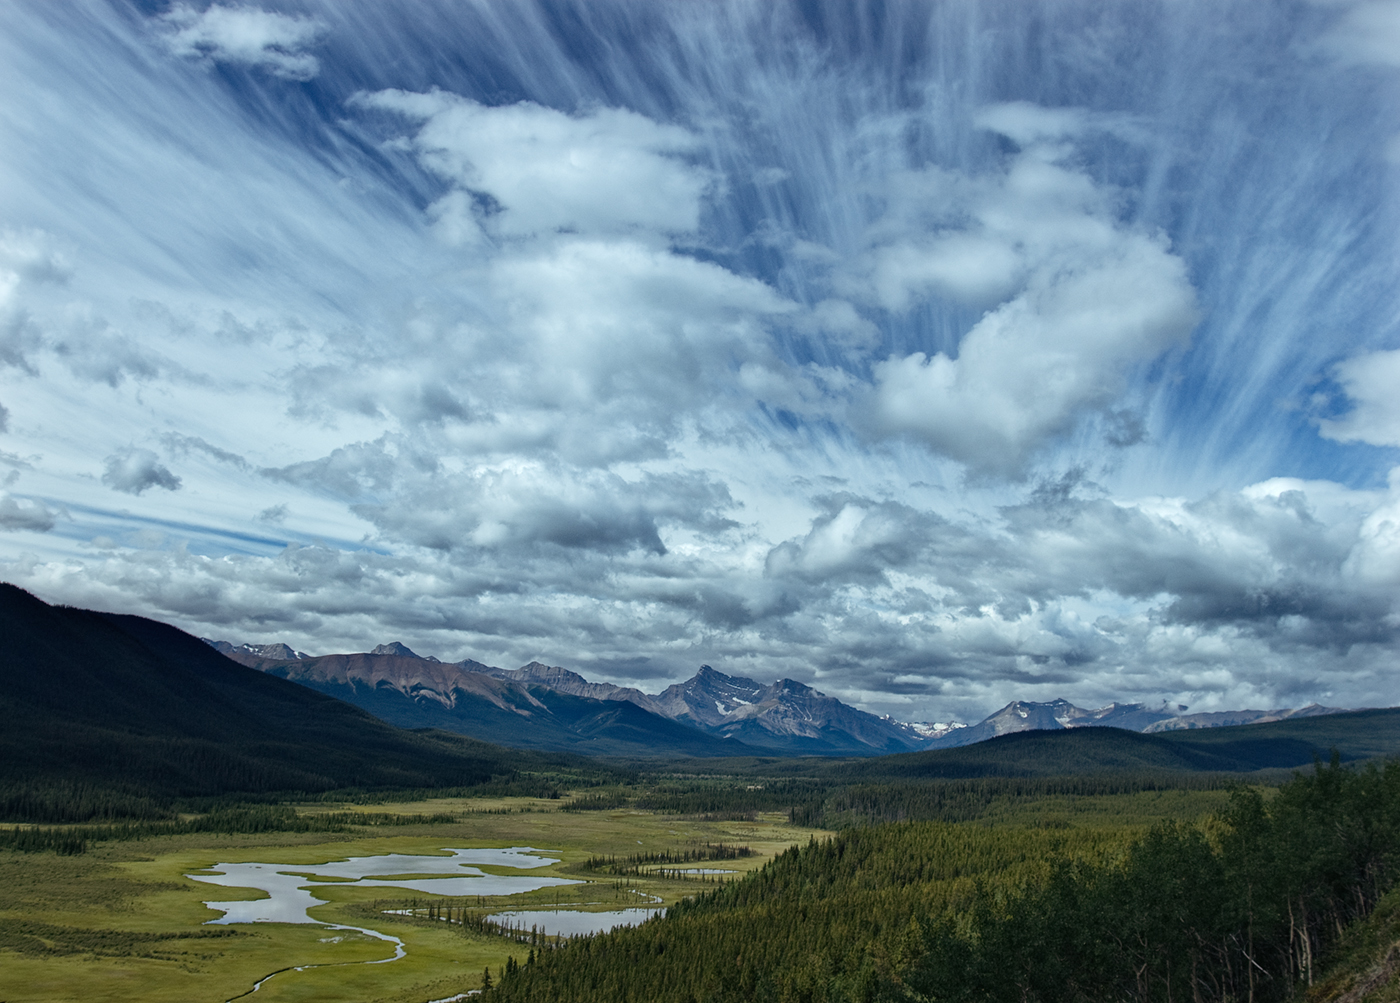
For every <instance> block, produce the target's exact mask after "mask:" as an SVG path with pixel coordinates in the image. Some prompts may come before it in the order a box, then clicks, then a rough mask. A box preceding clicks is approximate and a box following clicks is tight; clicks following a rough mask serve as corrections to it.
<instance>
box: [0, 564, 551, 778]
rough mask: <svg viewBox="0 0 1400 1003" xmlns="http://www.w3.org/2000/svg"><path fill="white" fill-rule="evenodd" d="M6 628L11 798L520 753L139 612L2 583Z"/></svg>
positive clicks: (0, 624) (517, 761)
mask: <svg viewBox="0 0 1400 1003" xmlns="http://www.w3.org/2000/svg"><path fill="white" fill-rule="evenodd" d="M0 632H3V636H4V638H5V645H4V655H3V658H0V719H3V720H4V722H5V725H4V728H3V729H2V730H0V790H3V791H6V792H8V793H7V794H6V797H8V798H10V799H13V798H14V797H15V796H16V794H15V792H16V791H19V790H23V789H31V790H32V789H36V788H42V787H51V786H53V785H69V786H74V785H76V786H78V787H99V788H102V789H104V790H109V791H118V792H122V791H124V792H128V793H131V794H139V795H143V796H149V797H156V798H168V797H195V796H211V795H221V794H227V793H235V792H237V793H253V792H269V791H280V790H288V791H290V790H300V791H321V790H329V789H335V788H341V787H436V786H469V785H473V784H478V783H483V782H486V781H488V780H490V778H491V776H492V775H493V774H504V773H510V772H511V771H512V770H513V769H515V768H518V767H520V766H522V765H524V763H525V761H524V760H522V754H521V753H518V752H508V751H507V750H504V749H500V748H498V747H495V746H491V745H487V744H485V743H482V742H476V741H473V740H471V739H466V738H461V737H458V736H451V735H444V734H441V733H412V732H406V731H401V730H399V729H397V728H394V727H391V726H389V725H387V724H385V723H383V722H382V721H379V720H376V719H375V718H373V717H371V716H370V715H369V714H367V713H365V712H364V711H362V710H359V709H357V708H355V707H351V706H349V705H347V704H344V703H342V702H340V701H338V700H334V699H332V698H330V697H327V696H325V695H323V694H320V693H317V692H315V691H313V690H309V689H306V688H305V687H301V686H297V685H296V684H294V683H289V682H286V681H284V680H281V679H277V678H274V677H272V676H268V675H265V674H263V673H261V672H257V671H255V670H253V669H249V668H246V667H245V666H242V665H239V664H237V663H235V662H233V661H230V660H229V659H228V658H225V657H224V656H223V655H221V654H219V653H218V652H216V651H214V650H213V649H212V648H210V647H209V646H208V645H207V644H205V643H204V642H202V641H200V640H199V639H197V638H195V637H192V636H190V635H188V634H186V633H184V632H183V631H180V630H178V629H176V628H174V627H171V626H168V625H166V624H163V623H158V622H156V621H154V620H147V619H144V618H142V617H137V616H125V615H119V614H113V613H98V612H93V611H90V610H81V609H73V608H70V607H62V606H50V605H48V604H46V603H44V602H42V601H41V600H39V599H36V598H35V597H34V596H32V595H30V594H29V593H28V592H25V591H24V590H22V589H19V588H16V587H15V586H12V585H8V584H0ZM525 755H526V757H527V760H528V761H530V762H533V761H535V760H539V762H541V763H543V762H545V761H550V762H553V761H555V760H558V761H559V762H560V763H561V764H562V763H563V762H564V760H565V757H542V756H538V755H536V756H534V757H530V756H529V754H525Z"/></svg>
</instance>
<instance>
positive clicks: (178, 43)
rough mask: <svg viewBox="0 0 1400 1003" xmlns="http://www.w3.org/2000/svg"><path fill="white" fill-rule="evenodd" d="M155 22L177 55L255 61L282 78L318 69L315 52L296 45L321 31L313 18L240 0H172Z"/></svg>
mask: <svg viewBox="0 0 1400 1003" xmlns="http://www.w3.org/2000/svg"><path fill="white" fill-rule="evenodd" d="M159 24H160V27H161V31H162V37H163V39H164V41H165V44H166V45H167V46H168V47H169V49H170V51H171V52H172V53H174V54H175V55H177V56H182V57H185V58H191V59H209V60H212V61H214V62H219V63H233V64H235V65H241V66H253V67H258V68H260V69H264V70H267V71H268V72H269V73H271V74H273V75H274V76H278V77H282V78H284V79H286V80H310V79H311V78H312V77H314V76H316V74H317V73H319V72H320V69H321V67H320V63H319V62H318V61H317V59H316V57H315V56H313V55H311V54H309V53H307V52H304V51H302V50H304V49H305V48H307V47H308V46H310V45H313V44H314V43H315V42H316V41H317V40H318V39H319V38H320V37H321V35H322V34H323V32H324V28H323V27H322V25H321V23H320V22H319V21H317V20H316V19H315V18H309V17H294V16H290V15H287V14H278V13H275V12H273V11H267V10H263V9H261V8H259V7H248V6H244V5H242V4H235V5H232V6H228V5H224V4H218V3H215V4H211V5H210V6H209V7H207V8H205V9H204V10H202V11H199V10H196V9H195V8H193V7H191V6H190V5H189V4H184V3H177V4H175V5H173V6H172V7H171V8H170V10H169V11H167V12H166V13H164V14H162V15H161V16H160V19H159Z"/></svg>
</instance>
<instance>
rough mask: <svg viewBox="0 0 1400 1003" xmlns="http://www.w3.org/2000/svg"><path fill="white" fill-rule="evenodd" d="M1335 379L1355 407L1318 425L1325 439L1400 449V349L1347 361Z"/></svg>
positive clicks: (1338, 369)
mask: <svg viewBox="0 0 1400 1003" xmlns="http://www.w3.org/2000/svg"><path fill="white" fill-rule="evenodd" d="M1334 376H1335V378H1336V380H1337V382H1338V383H1339V384H1341V386H1342V388H1343V389H1344V390H1345V391H1346V395H1347V397H1348V398H1349V399H1350V401H1351V403H1352V405H1353V406H1352V409H1351V410H1350V411H1349V412H1347V413H1346V414H1344V415H1343V416H1342V417H1340V418H1324V419H1322V420H1321V421H1319V422H1318V427H1319V430H1320V431H1321V433H1322V435H1323V437H1324V438H1328V439H1336V440H1337V441H1338V442H1368V443H1370V444H1371V445H1373V446H1400V349H1392V350H1390V351H1380V352H1367V353H1366V354H1364V355H1358V356H1356V357H1355V358H1351V359H1348V360H1346V361H1345V362H1343V363H1340V364H1339V365H1338V366H1337V367H1336V369H1335V371H1334Z"/></svg>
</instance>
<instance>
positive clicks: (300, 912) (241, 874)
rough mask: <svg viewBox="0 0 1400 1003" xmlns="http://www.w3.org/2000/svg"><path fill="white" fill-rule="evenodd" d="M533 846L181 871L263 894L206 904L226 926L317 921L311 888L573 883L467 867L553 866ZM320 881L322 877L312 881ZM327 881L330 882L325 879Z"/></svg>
mask: <svg viewBox="0 0 1400 1003" xmlns="http://www.w3.org/2000/svg"><path fill="white" fill-rule="evenodd" d="M541 852H548V851H540V850H536V849H535V848H534V847H531V846H512V847H510V848H509V849H454V848H445V849H444V853H446V854H448V855H447V856H428V855H421V856H419V855H411V854H405V853H386V854H381V855H379V856H373V857H350V858H349V859H347V860H335V861H331V862H330V863H326V864H270V863H246V864H215V865H214V866H213V867H211V868H209V870H211V871H219V872H220V873H218V874H187V875H185V876H186V877H188V878H191V879H193V880H195V881H203V882H205V883H206V884H211V885H222V886H224V887H226V888H257V889H259V890H260V891H263V892H266V893H267V896H268V897H267V898H265V899H256V900H254V901H251V902H206V903H204V904H205V905H207V906H208V907H209V908H210V909H217V910H219V911H220V912H222V913H223V914H224V915H223V916H221V917H220V918H218V919H212V920H210V921H209V922H210V923H211V924H214V925H219V924H228V923H319V922H321V921H320V920H315V919H312V918H311V917H310V916H308V915H307V913H306V910H308V909H310V908H312V907H314V906H318V905H323V904H324V903H325V901H326V900H325V899H321V898H318V897H316V895H315V894H314V893H315V889H316V888H317V887H329V886H331V885H333V884H341V885H344V884H353V885H355V886H356V887H360V888H364V887H367V886H373V887H379V888H394V889H398V890H400V891H415V892H425V893H428V894H433V895H516V894H519V893H520V892H530V891H534V890H535V889H537V888H553V887H555V886H558V885H576V884H579V883H580V882H578V881H573V880H570V879H568V878H547V877H543V876H540V877H531V876H526V875H519V876H517V875H500V874H487V873H485V872H483V871H481V870H478V869H477V868H476V867H473V866H471V865H473V864H480V865H484V866H488V867H508V868H512V869H517V870H529V869H532V868H536V867H546V866H548V865H549V864H554V863H558V860H557V859H555V858H552V857H541V856H537V854H539V853H541ZM316 879H322V880H316ZM326 879H329V880H326Z"/></svg>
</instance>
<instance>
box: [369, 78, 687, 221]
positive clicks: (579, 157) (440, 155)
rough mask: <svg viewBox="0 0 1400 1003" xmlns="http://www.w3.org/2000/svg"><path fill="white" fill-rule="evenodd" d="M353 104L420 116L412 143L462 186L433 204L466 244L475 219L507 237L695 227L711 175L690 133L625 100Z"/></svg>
mask: <svg viewBox="0 0 1400 1003" xmlns="http://www.w3.org/2000/svg"><path fill="white" fill-rule="evenodd" d="M356 103H357V104H359V105H360V106H361V107H364V108H375V109H380V110H383V111H390V112H396V113H398V114H400V115H403V116H405V117H408V118H411V119H414V120H416V121H418V122H421V123H422V126H421V128H420V129H419V131H418V132H417V134H416V135H415V136H414V137H413V140H412V143H413V148H414V149H415V150H416V151H417V152H418V154H419V156H420V157H422V159H423V161H424V163H425V164H426V165H427V166H428V167H430V168H431V169H432V170H434V171H436V172H437V173H438V174H439V175H441V176H442V177H444V178H446V179H448V180H449V181H451V182H452V183H453V184H455V185H457V186H458V188H459V192H458V193H454V194H451V195H448V196H447V197H445V198H444V199H443V200H441V201H440V202H438V203H437V205H436V206H435V207H434V213H435V215H436V216H437V218H438V220H439V225H440V226H442V227H444V228H445V229H446V230H447V231H448V233H449V234H450V235H451V238H452V240H453V242H454V243H463V242H467V240H468V237H467V236H466V235H467V234H469V233H470V232H471V231H472V228H473V226H480V227H483V228H484V229H485V230H486V231H487V232H490V233H494V234H499V235H501V236H504V237H523V236H530V235H533V234H540V233H550V232H557V231H568V232H575V233H581V234H593V235H597V234H616V233H634V232H637V231H655V232H658V233H662V234H681V233H691V232H693V231H694V230H695V229H696V228H697V227H698V226H699V213H700V202H701V198H702V197H703V196H704V194H705V192H706V191H707V190H708V189H709V188H710V187H711V185H712V184H713V180H714V179H713V176H712V175H711V173H710V172H709V171H707V170H706V169H704V168H701V167H699V166H696V165H695V164H693V163H690V162H688V161H687V159H686V155H687V154H691V153H693V152H695V150H696V148H697V141H696V138H695V137H694V136H692V135H691V134H690V133H689V132H687V131H686V130H684V129H682V128H679V127H677V126H671V125H663V124H660V123H657V122H653V121H652V120H651V119H648V118H646V117H645V116H643V115H639V114H637V113H636V112H633V111H629V110H627V109H624V108H598V109H595V110H592V111H588V112H583V113H580V114H576V115H566V114H564V113H563V112H561V111H556V110H555V109H553V108H545V107H542V106H540V105H537V104H533V103H531V102H521V103H519V104H513V105H505V106H501V107H495V108H492V107H487V106H485V105H482V104H478V103H477V102H475V101H472V100H470V99H467V98H463V97H458V96H457V95H455V94H448V93H445V92H442V91H433V92H431V93H427V94H412V93H407V92H404V91H382V92H379V93H377V94H369V95H363V96H361V97H359V98H358V99H357V100H356ZM462 193H472V194H475V195H478V196H489V199H488V200H486V201H481V200H476V201H474V200H472V199H467V198H463V197H462Z"/></svg>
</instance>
